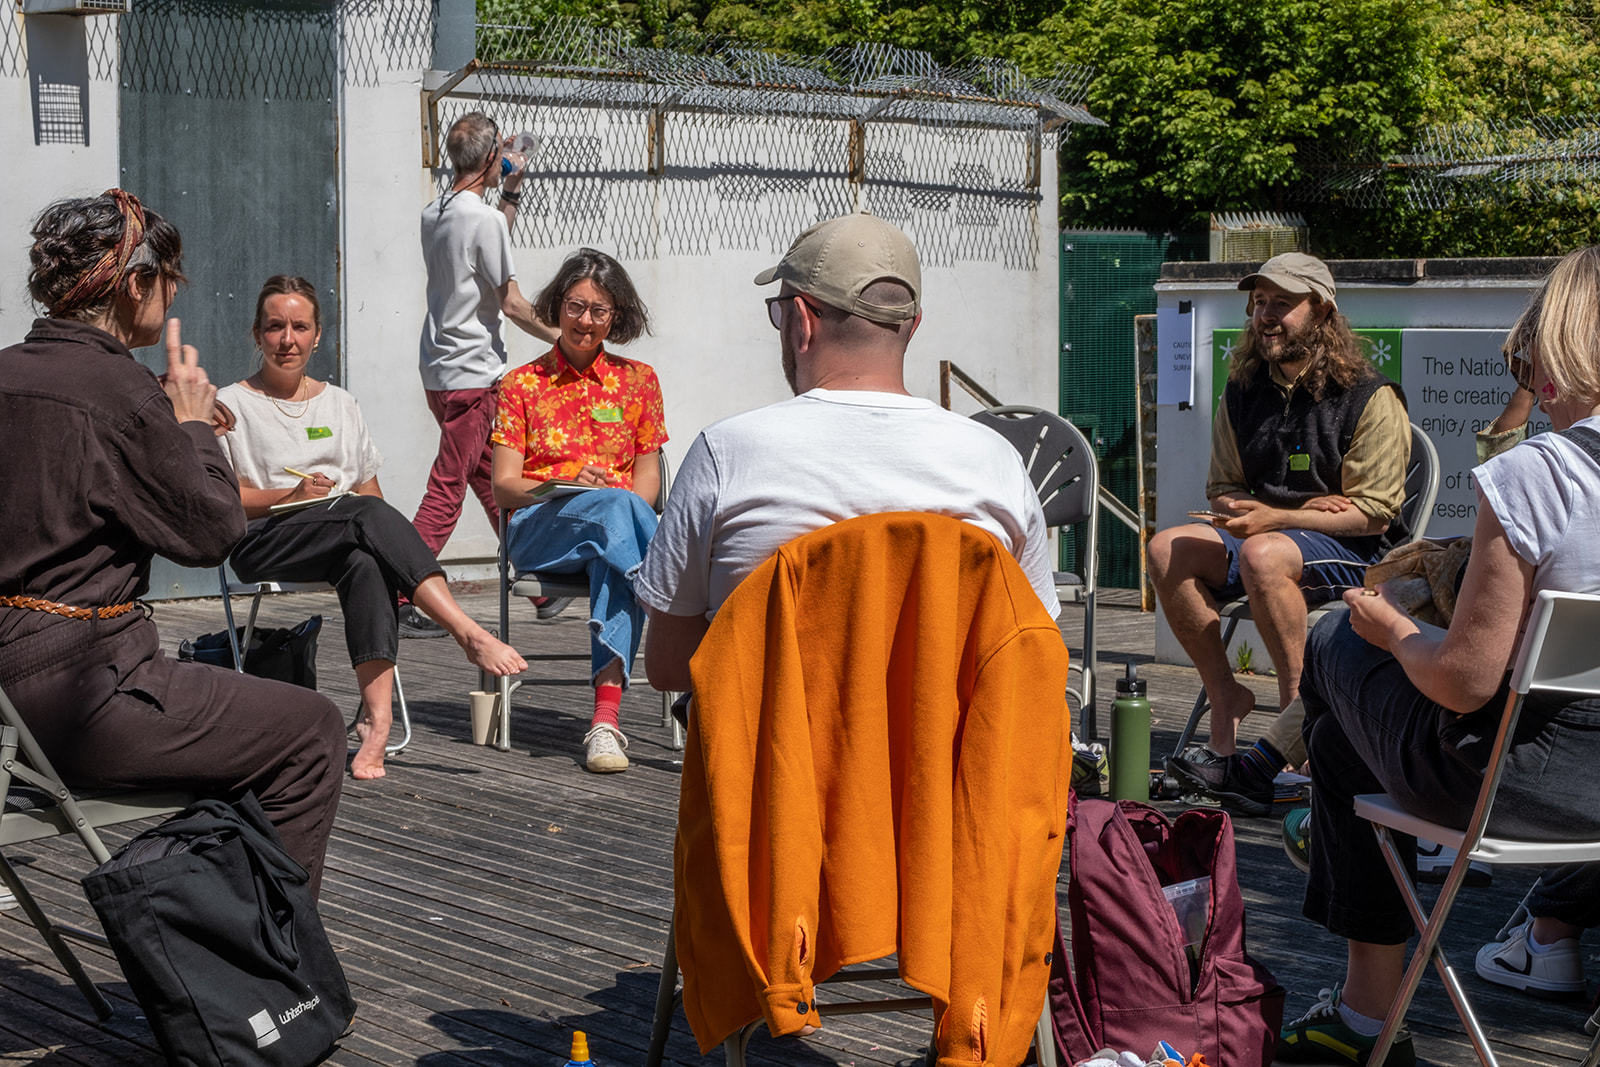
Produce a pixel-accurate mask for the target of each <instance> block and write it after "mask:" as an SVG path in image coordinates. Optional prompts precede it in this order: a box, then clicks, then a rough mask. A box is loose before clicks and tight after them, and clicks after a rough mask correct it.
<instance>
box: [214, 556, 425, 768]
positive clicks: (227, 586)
mask: <svg viewBox="0 0 1600 1067" xmlns="http://www.w3.org/2000/svg"><path fill="white" fill-rule="evenodd" d="M217 582H218V584H219V585H220V586H221V587H222V613H223V614H224V615H226V616H227V619H228V648H229V650H230V651H231V652H232V653H233V669H234V670H236V671H238V672H239V673H240V674H243V673H244V657H243V656H241V655H240V654H239V650H240V649H241V648H249V647H250V637H251V635H252V634H254V633H255V630H256V612H258V611H260V610H261V598H262V596H264V595H265V594H267V593H325V592H327V591H328V590H330V589H332V588H333V586H331V585H329V584H328V583H327V582H240V581H235V580H232V579H230V578H229V575H228V565H227V564H226V563H223V564H221V565H220V566H218V567H217ZM234 593H250V594H253V595H252V596H251V598H250V614H249V615H248V616H246V618H245V623H244V633H243V634H241V633H240V632H239V631H238V629H237V628H236V627H235V625H234V621H233V594H234ZM394 704H395V708H396V709H397V710H398V711H399V712H400V728H401V733H400V740H398V741H391V742H390V743H389V744H387V745H385V746H383V751H384V754H385V755H389V756H394V755H398V754H399V753H401V752H404V751H405V750H406V746H407V745H409V744H411V712H410V710H409V709H408V708H407V707H406V690H405V687H404V686H403V685H401V684H400V664H399V663H396V664H395V665H394Z"/></svg>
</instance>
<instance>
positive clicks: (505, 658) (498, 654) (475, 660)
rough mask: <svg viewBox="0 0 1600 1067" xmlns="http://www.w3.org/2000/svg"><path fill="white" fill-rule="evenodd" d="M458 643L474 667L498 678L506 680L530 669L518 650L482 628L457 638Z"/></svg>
mask: <svg viewBox="0 0 1600 1067" xmlns="http://www.w3.org/2000/svg"><path fill="white" fill-rule="evenodd" d="M457 641H458V642H459V643H460V645H461V650H462V651H463V652H465V653H466V654H467V659H468V660H469V661H471V663H472V665H473V666H474V667H477V668H479V669H480V670H484V671H487V672H489V673H490V674H492V675H494V676H495V677H496V678H504V677H505V676H506V675H508V674H520V673H521V672H522V671H525V670H527V669H528V661H527V660H525V659H523V658H522V657H521V656H519V655H518V654H517V650H516V649H514V648H512V647H511V646H510V645H508V644H506V643H505V642H504V641H501V640H499V639H498V638H496V637H494V636H493V635H492V634H490V633H489V631H488V630H485V629H484V628H483V627H481V626H475V627H473V629H472V630H470V631H468V632H467V633H466V634H464V635H463V636H461V637H459V638H457Z"/></svg>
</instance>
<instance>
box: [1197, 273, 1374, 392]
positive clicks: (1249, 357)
mask: <svg viewBox="0 0 1600 1067" xmlns="http://www.w3.org/2000/svg"><path fill="white" fill-rule="evenodd" d="M1311 299H1312V300H1313V301H1315V305H1316V306H1317V307H1322V306H1324V305H1323V303H1322V301H1320V300H1317V298H1316V297H1312V298H1311ZM1366 344H1367V342H1365V341H1364V340H1362V339H1361V338H1359V337H1357V336H1356V335H1355V333H1354V332H1353V331H1352V330H1351V329H1350V320H1349V319H1347V318H1345V317H1344V313H1343V312H1341V311H1340V310H1339V309H1338V308H1337V307H1332V306H1329V307H1328V312H1327V314H1325V315H1323V316H1322V318H1321V320H1320V321H1319V322H1317V324H1316V325H1314V326H1312V327H1311V328H1310V329H1309V330H1308V331H1307V333H1306V335H1305V336H1304V337H1303V338H1301V339H1299V340H1296V341H1292V342H1289V344H1288V345H1286V348H1287V349H1288V351H1287V353H1286V355H1285V357H1284V358H1285V360H1286V361H1289V362H1293V361H1295V360H1298V359H1299V358H1300V356H1301V355H1304V356H1307V357H1309V358H1310V360H1311V363H1310V365H1309V366H1308V367H1307V369H1306V372H1305V376H1304V377H1302V378H1301V379H1300V382H1301V385H1302V386H1303V387H1304V388H1305V390H1306V391H1307V392H1308V393H1310V394H1311V398H1312V399H1313V400H1321V399H1322V398H1323V396H1325V395H1326V394H1327V392H1328V385H1329V383H1330V382H1331V383H1332V384H1334V385H1336V386H1338V387H1339V388H1341V389H1348V388H1350V387H1351V386H1352V385H1355V384H1356V383H1357V382H1362V381H1366V380H1367V379H1368V378H1370V377H1372V376H1373V375H1375V374H1378V373H1379V371H1378V369H1377V368H1376V367H1374V366H1373V365H1372V360H1370V359H1368V358H1367V354H1366V351H1365V346H1366ZM1256 346H1257V342H1256V335H1255V330H1254V329H1253V328H1252V327H1251V326H1249V325H1247V326H1246V328H1245V331H1244V333H1243V334H1241V335H1240V337H1239V346H1238V347H1237V348H1236V349H1234V352H1233V358H1232V360H1231V361H1230V362H1231V364H1232V365H1231V366H1230V367H1229V368H1228V381H1230V382H1236V383H1238V384H1239V385H1240V386H1248V385H1250V384H1251V383H1252V382H1254V381H1255V377H1256V372H1257V371H1258V370H1260V369H1261V367H1262V365H1263V364H1265V363H1266V360H1265V359H1264V358H1263V357H1262V355H1261V353H1260V351H1258V350H1257V347H1256Z"/></svg>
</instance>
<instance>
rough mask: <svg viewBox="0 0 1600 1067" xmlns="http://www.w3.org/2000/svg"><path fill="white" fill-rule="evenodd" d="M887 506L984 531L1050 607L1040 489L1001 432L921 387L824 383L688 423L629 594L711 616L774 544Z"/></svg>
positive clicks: (1051, 584)
mask: <svg viewBox="0 0 1600 1067" xmlns="http://www.w3.org/2000/svg"><path fill="white" fill-rule="evenodd" d="M886 511H928V512H934V513H936V514H941V515H949V516H951V517H952V518H956V519H961V520H962V521H964V522H970V523H972V524H973V525H975V526H979V527H982V528H983V529H985V530H988V531H989V532H990V533H992V534H994V535H995V536H996V537H997V538H999V540H1000V543H1001V544H1002V545H1004V546H1005V547H1006V549H1007V550H1008V551H1009V552H1010V553H1011V555H1012V556H1013V557H1014V558H1015V559H1016V560H1017V562H1018V563H1019V564H1020V565H1021V566H1022V569H1023V572H1024V573H1025V574H1027V576H1028V580H1029V583H1030V584H1031V585H1032V586H1033V589H1034V591H1035V592H1036V593H1038V595H1039V599H1040V601H1041V602H1042V603H1043V604H1044V606H1045V607H1046V609H1048V610H1049V612H1050V615H1051V617H1054V616H1056V615H1057V614H1058V613H1059V611H1060V604H1059V602H1058V600H1057V598H1056V591H1055V577H1054V569H1053V568H1052V566H1051V564H1050V553H1049V548H1048V542H1047V536H1048V530H1047V529H1046V527H1045V522H1044V513H1043V512H1042V511H1041V510H1040V508H1039V497H1038V494H1037V493H1036V492H1035V491H1034V488H1033V483H1032V482H1030V481H1029V480H1028V473H1027V471H1026V469H1024V467H1023V465H1022V459H1021V457H1020V456H1018V455H1017V452H1016V450H1015V449H1014V448H1012V447H1011V445H1010V444H1009V443H1007V442H1006V440H1005V439H1004V438H1002V437H1001V436H1000V435H999V434H997V433H995V432H994V431H993V430H990V429H989V428H987V427H985V426H982V425H979V424H978V423H976V422H973V421H972V420H971V419H967V418H963V417H962V416H960V415H957V414H954V413H953V412H949V411H945V410H944V409H943V408H941V407H939V406H938V405H937V404H934V403H932V402H931V401H928V400H924V399H922V398H920V397H911V396H903V395H901V394H898V393H877V392H857V391H838V390H827V389H813V390H811V391H810V392H808V393H804V394H802V395H800V396H797V397H795V398H793V399H792V400H785V401H782V402H781V403H777V404H772V405H770V406H768V407H764V408H759V409H757V410H755V411H748V412H745V413H743V414H740V415H735V416H733V417H731V418H728V419H724V420H722V421H721V422H718V423H715V424H713V425H712V426H709V427H707V428H706V429H705V430H704V431H703V432H701V434H700V436H699V437H698V438H697V439H696V440H695V442H694V444H693V446H691V447H690V449H689V453H688V455H687V456H685V457H684V461H683V465H682V467H681V469H679V470H678V471H677V472H676V473H675V475H674V477H673V480H672V489H671V493H670V496H669V499H668V503H667V511H666V514H665V515H664V516H662V520H661V527H660V529H658V530H657V531H656V534H655V536H654V538H652V539H651V542H650V551H649V553H648V554H647V555H646V557H645V561H644V566H643V567H642V568H641V569H640V571H639V574H638V576H637V578H636V579H635V583H634V590H635V595H636V596H637V597H638V599H639V600H640V601H641V602H642V603H644V604H647V605H649V606H650V607H651V608H654V609H655V610H657V611H661V612H666V613H668V614H672V615H698V614H704V615H706V616H707V617H710V616H712V615H714V614H715V613H716V610H717V609H718V608H719V607H720V606H721V605H722V602H723V601H724V600H726V599H727V597H728V595H729V594H730V593H732V592H733V590H734V587H735V586H737V585H738V584H739V582H740V581H741V580H742V579H743V578H744V577H745V575H747V574H749V573H750V572H751V571H752V570H754V569H755V568H756V567H758V566H760V564H761V563H762V562H764V561H765V560H766V559H767V558H768V557H769V556H771V555H772V554H773V553H774V552H776V551H777V550H778V548H779V547H781V546H782V545H784V544H786V543H788V542H789V541H792V540H793V539H794V538H796V537H799V536H800V535H802V534H806V533H810V532H811V531H813V530H818V529H821V528H822V527H824V526H828V525H831V524H833V523H835V522H840V521H842V520H844V519H851V518H855V517H857V516H860V515H874V514H879V513H882V512H886Z"/></svg>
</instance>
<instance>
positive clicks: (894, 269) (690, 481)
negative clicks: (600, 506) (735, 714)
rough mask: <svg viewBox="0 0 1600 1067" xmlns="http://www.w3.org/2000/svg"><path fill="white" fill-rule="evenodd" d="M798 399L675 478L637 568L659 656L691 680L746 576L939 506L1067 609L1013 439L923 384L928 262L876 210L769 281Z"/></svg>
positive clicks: (836, 222) (824, 237)
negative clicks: (812, 536)
mask: <svg viewBox="0 0 1600 1067" xmlns="http://www.w3.org/2000/svg"><path fill="white" fill-rule="evenodd" d="M772 282H781V283H782V286H781V288H780V289H779V291H778V295H777V296H773V297H769V298H768V299H767V302H766V303H767V314H768V318H769V319H770V320H771V322H772V325H773V327H774V328H775V329H777V331H778V334H779V339H780V345H781V351H782V359H783V373H784V376H785V377H786V378H787V379H788V382H789V387H790V388H791V389H793V390H794V392H795V394H796V395H795V397H794V398H793V399H792V400H785V401H782V402H781V403H777V404H771V405H768V406H767V407H764V408H759V409H757V410H755V411H749V412H745V413H744V414H742V415H735V416H733V417H732V418H728V419H724V420H722V421H721V422H718V423H715V424H714V425H712V426H709V427H707V428H706V429H705V430H704V431H702V432H701V434H700V436H699V437H698V438H697V439H696V440H695V442H694V444H693V445H692V446H691V447H690V449H689V453H688V455H687V456H686V457H685V458H684V461H683V465H682V467H681V469H680V470H679V471H678V472H677V476H676V477H675V478H674V479H673V482H672V495H671V499H670V500H669V502H668V504H667V510H666V514H665V515H663V516H662V518H661V526H660V528H659V529H658V530H657V531H656V534H655V537H654V539H653V540H652V541H651V543H650V551H649V553H648V555H647V556H646V557H645V561H644V565H643V567H641V568H640V570H639V573H638V576H637V578H636V580H635V587H634V595H635V596H636V597H637V598H638V600H639V601H640V603H642V604H644V605H645V606H646V608H647V609H648V610H649V613H650V630H649V640H648V642H647V643H646V646H645V670H646V672H647V673H648V674H649V677H650V684H651V685H652V686H654V687H655V688H657V689H664V690H674V691H682V692H687V691H688V690H689V689H690V682H689V658H690V657H691V656H692V655H693V654H694V651H695V649H696V648H698V647H699V644H700V639H701V638H702V637H703V636H704V635H705V632H706V628H707V626H708V625H709V624H710V620H711V617H712V616H713V615H715V614H716V611H717V609H718V608H719V607H720V606H721V605H722V602H723V601H724V600H725V599H726V598H727V596H728V594H730V593H731V592H733V589H734V587H735V586H736V585H738V584H739V582H740V580H741V579H743V578H744V577H745V575H747V574H749V573H750V572H751V571H753V570H754V569H755V568H756V567H758V566H759V565H760V564H761V563H762V562H763V561H765V560H766V559H767V558H768V557H769V556H771V555H772V554H773V553H774V552H775V551H776V550H777V549H778V548H779V547H780V546H782V545H784V544H785V543H787V542H789V541H792V540H793V539H794V538H796V537H799V536H800V535H801V534H805V533H810V532H811V531H813V530H817V529H820V528H822V527H824V526H828V525H831V524H832V523H834V522H839V521H842V520H844V519H848V518H854V517H856V516H859V515H872V514H878V513H881V512H887V511H928V512H935V513H938V514H943V515H949V516H952V517H954V518H957V519H961V520H963V521H965V522H970V523H973V524H974V525H976V526H980V527H982V528H983V529H986V530H988V531H989V532H991V533H993V534H994V535H995V536H996V537H997V538H999V540H1000V543H1001V544H1002V545H1004V546H1006V548H1007V549H1008V550H1009V551H1010V552H1011V554H1012V555H1013V556H1014V557H1015V558H1016V560H1017V562H1018V563H1019V564H1021V566H1022V569H1023V571H1024V573H1026V574H1027V576H1028V579H1029V582H1030V583H1031V584H1032V586H1033V589H1034V591H1035V592H1036V593H1037V594H1038V595H1039V599H1040V600H1041V601H1042V602H1043V603H1044V606H1045V608H1046V610H1048V611H1049V612H1050V615H1051V616H1052V617H1054V616H1055V615H1056V614H1058V612H1059V611H1060V605H1059V603H1058V601H1057V599H1056V592H1055V578H1054V575H1053V573H1052V568H1051V565H1050V559H1049V553H1048V551H1047V548H1048V546H1047V542H1046V536H1047V530H1046V527H1045V522H1044V514H1043V512H1042V511H1040V508H1039V498H1038V495H1037V493H1036V492H1035V491H1034V488H1033V484H1032V483H1031V482H1030V481H1029V479H1028V474H1027V471H1026V470H1025V469H1024V468H1023V465H1022V460H1021V458H1020V457H1019V456H1018V455H1017V453H1016V450H1015V449H1013V448H1012V447H1011V445H1010V444H1008V443H1007V442H1006V441H1005V439H1004V438H1002V437H1001V436H1000V435H999V434H997V433H995V432H994V431H992V430H990V429H988V428H987V427H984V426H981V425H979V424H978V423H976V422H973V421H972V420H971V419H966V418H963V417H961V416H960V415H956V414H954V413H952V412H949V411H945V410H944V409H943V408H941V407H939V406H938V405H937V404H934V403H932V402H931V401H928V400H924V399H922V398H920V397H915V396H912V395H911V394H910V393H908V392H907V391H906V387H905V373H904V368H905V354H906V346H907V344H909V343H910V341H911V337H912V335H913V334H914V333H915V332H916V330H917V326H918V324H919V323H921V321H922V307H921V299H922V271H921V267H920V266H919V265H918V262H917V252H916V249H915V248H913V247H912V244H911V241H910V239H909V238H907V237H906V235H905V234H903V233H901V232H900V231H899V230H897V229H896V228H895V227H893V226H891V225H889V224H888V223H887V222H884V221H883V220H881V219H877V218H874V217H873V216H871V215H865V214H856V215H845V216H843V217H841V218H836V219H829V220H828V221H826V222H822V223H818V224H817V225H815V226H813V227H811V228H810V229H808V230H806V231H805V232H804V233H802V234H801V235H800V236H799V237H797V238H795V241H794V243H793V244H792V245H790V246H789V251H788V252H787V253H785V254H784V257H783V259H782V261H781V262H779V263H778V265H777V266H775V267H772V268H771V269H769V270H764V271H762V272H761V273H760V274H758V275H756V284H757V285H769V284H771V283H772Z"/></svg>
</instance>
